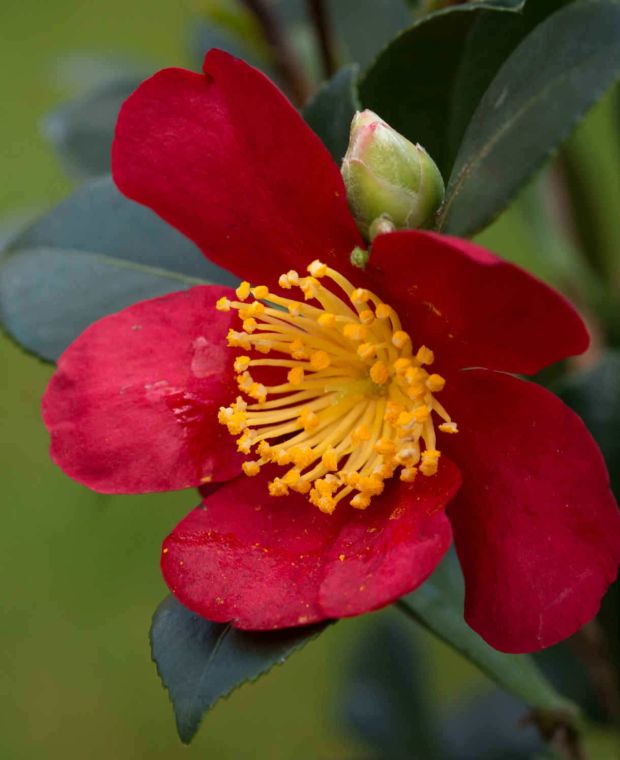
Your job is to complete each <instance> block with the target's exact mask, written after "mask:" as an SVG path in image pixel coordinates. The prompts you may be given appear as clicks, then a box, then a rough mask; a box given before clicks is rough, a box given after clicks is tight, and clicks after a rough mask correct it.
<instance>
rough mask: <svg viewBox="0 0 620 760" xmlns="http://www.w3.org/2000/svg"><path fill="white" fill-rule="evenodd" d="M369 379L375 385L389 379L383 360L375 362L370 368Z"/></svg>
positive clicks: (382, 383)
mask: <svg viewBox="0 0 620 760" xmlns="http://www.w3.org/2000/svg"><path fill="white" fill-rule="evenodd" d="M370 379H371V380H372V381H373V383H376V384H377V385H384V384H385V383H387V381H388V380H389V379H390V373H389V371H388V368H387V367H386V366H385V364H384V363H383V362H375V363H374V364H373V365H372V367H371V368H370Z"/></svg>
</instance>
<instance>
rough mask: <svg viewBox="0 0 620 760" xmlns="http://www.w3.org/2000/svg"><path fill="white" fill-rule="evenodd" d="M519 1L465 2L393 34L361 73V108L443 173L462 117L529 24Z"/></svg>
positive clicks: (449, 158)
mask: <svg viewBox="0 0 620 760" xmlns="http://www.w3.org/2000/svg"><path fill="white" fill-rule="evenodd" d="M537 1H538V0H537ZM542 2H543V4H546V3H547V0H542ZM518 7H520V6H515V7H512V8H509V7H498V6H496V5H495V4H493V5H486V4H485V6H484V7H481V6H480V4H477V3H467V4H465V5H459V6H455V7H454V8H450V9H446V10H444V11H440V12H438V13H435V14H432V15H431V16H428V17H426V18H424V19H422V20H421V21H419V22H418V23H416V24H414V25H413V26H412V27H410V28H409V29H407V31H405V32H403V33H402V34H401V35H400V36H398V37H397V38H396V39H394V40H393V41H392V42H391V43H390V44H389V45H388V46H387V47H386V48H385V49H384V50H383V51H382V52H381V54H380V55H379V57H378V58H377V59H376V61H375V62H374V63H373V64H372V66H370V68H369V69H368V70H367V71H366V73H365V74H364V76H363V78H362V79H361V82H360V100H361V101H362V104H363V106H364V107H366V108H370V109H372V110H373V111H376V112H377V113H378V114H379V115H380V116H381V117H382V118H384V119H385V120H386V121H387V122H388V123H389V124H390V125H391V126H392V127H394V128H395V129H397V130H398V131H399V132H401V133H402V134H404V135H405V136H406V137H408V138H409V139H410V140H411V141H412V142H419V143H420V144H421V145H423V146H424V147H425V148H426V150H427V151H428V152H429V153H430V154H431V156H432V157H433V160H434V161H435V162H436V163H437V165H438V166H439V168H440V170H441V171H442V173H443V174H444V176H446V177H447V176H449V172H450V168H451V165H452V160H453V156H454V153H455V149H454V143H455V142H457V143H458V138H459V131H462V129H463V126H464V125H463V122H464V121H466V119H467V117H468V115H469V114H470V113H471V111H472V110H473V108H474V107H475V106H476V104H477V103H478V101H479V99H480V98H481V97H482V95H483V93H484V91H485V89H486V87H487V86H488V84H489V82H490V81H491V79H492V78H493V76H494V75H495V73H496V71H497V69H498V68H499V66H500V64H501V63H502V62H503V60H504V59H505V57H506V56H507V55H508V54H509V53H510V51H511V50H512V49H513V48H514V46H515V45H516V44H517V42H518V41H519V39H520V37H521V36H522V34H523V33H524V29H526V28H527V23H526V22H525V21H524V20H523V18H522V17H521V16H520V15H518V14H516V13H514V11H515V10H517V9H518ZM470 60H471V63H469V61H470ZM453 120H454V124H453Z"/></svg>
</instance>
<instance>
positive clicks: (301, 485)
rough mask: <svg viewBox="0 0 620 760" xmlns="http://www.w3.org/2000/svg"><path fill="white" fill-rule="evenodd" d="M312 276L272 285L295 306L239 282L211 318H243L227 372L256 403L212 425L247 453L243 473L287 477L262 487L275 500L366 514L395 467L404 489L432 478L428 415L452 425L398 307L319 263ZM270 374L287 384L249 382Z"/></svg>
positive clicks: (443, 426) (435, 457) (434, 459)
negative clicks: (290, 294)
mask: <svg viewBox="0 0 620 760" xmlns="http://www.w3.org/2000/svg"><path fill="white" fill-rule="evenodd" d="M308 271H309V273H310V276H309V277H300V276H299V275H298V273H297V272H295V271H290V272H288V273H287V274H283V275H282V276H281V277H280V279H279V282H278V284H279V285H280V287H281V288H282V289H285V290H292V289H293V288H298V289H299V290H300V291H301V293H302V294H303V299H304V300H303V301H302V300H295V299H293V298H284V297H282V296H279V295H275V294H273V293H270V292H269V290H268V289H267V287H265V286H264V285H259V286H258V287H255V288H251V287H250V284H249V283H248V282H242V283H241V285H240V286H239V287H238V288H237V290H236V294H237V298H238V299H239V300H238V301H231V300H229V299H228V298H225V297H224V298H221V299H220V300H219V301H218V302H217V305H216V308H217V309H219V310H220V311H230V309H235V310H236V311H237V312H238V314H239V317H240V318H241V320H242V321H243V329H242V330H241V331H239V332H238V331H235V330H230V331H229V333H228V345H229V346H230V347H234V348H241V349H243V350H245V351H248V352H250V353H251V355H241V356H238V357H237V358H236V359H235V365H234V367H235V372H236V373H237V382H238V385H239V388H240V390H241V391H242V393H243V394H245V396H246V397H249V399H251V401H252V402H253V403H252V402H248V401H247V400H245V399H244V397H243V396H238V397H237V399H236V401H235V402H234V403H233V404H231V405H230V406H228V407H221V408H220V412H219V417H218V419H219V421H220V422H221V423H222V424H223V425H226V426H227V427H228V430H229V432H230V433H231V434H232V435H235V436H240V437H239V438H238V439H237V446H238V449H239V451H240V452H242V453H244V454H250V453H251V452H252V451H254V452H255V454H254V455H255V457H256V458H255V459H252V460H250V461H246V462H244V463H243V471H244V472H245V474H246V475H249V476H250V477H252V476H254V475H257V474H258V473H259V471H260V469H261V467H262V466H263V465H265V464H267V463H275V464H278V465H282V466H285V467H287V468H289V469H287V471H286V473H284V474H283V476H282V477H276V478H275V479H274V480H272V481H271V482H270V483H269V493H270V494H271V495H272V496H285V495H287V494H288V493H289V491H290V490H292V491H297V492H299V493H302V494H307V495H308V498H309V499H310V501H311V502H312V504H314V505H315V506H317V507H318V508H319V509H320V510H321V511H322V512H326V513H329V514H331V513H332V512H333V511H334V509H335V508H336V505H337V504H338V503H339V502H340V501H342V499H345V498H347V497H350V499H349V501H350V504H351V506H353V507H356V508H357V509H366V507H368V505H369V504H370V501H371V499H372V497H373V496H377V495H378V494H380V493H381V492H382V491H383V488H384V481H385V480H387V479H388V478H391V477H392V476H393V475H394V474H395V473H396V472H397V470H398V471H399V473H400V479H401V480H403V481H405V482H407V483H411V482H413V481H414V480H415V478H416V476H417V475H418V472H419V473H420V474H422V475H423V476H427V477H430V476H432V475H434V474H435V473H436V472H437V466H438V462H439V457H440V452H439V451H438V450H437V448H436V436H435V425H434V422H433V416H436V417H438V418H440V420H441V422H440V424H439V430H440V431H442V432H444V433H456V432H457V427H456V424H455V423H454V422H452V420H451V419H450V415H449V414H448V413H447V412H446V410H445V409H444V408H443V406H442V405H441V404H440V403H439V402H438V401H437V399H436V398H435V396H434V394H435V393H437V392H439V391H441V390H442V388H443V387H444V385H445V380H444V379H443V377H441V376H440V375H437V374H431V373H429V372H428V371H427V369H425V367H428V366H429V365H431V364H432V363H433V361H434V356H433V352H432V351H431V350H430V349H429V348H427V347H426V346H421V347H420V348H418V350H417V351H416V352H415V353H414V351H413V346H412V342H411V338H410V336H409V335H408V334H407V333H406V332H405V331H404V330H403V329H402V326H401V323H400V320H399V318H398V315H397V314H396V312H395V311H394V309H393V308H391V307H390V306H389V305H388V304H385V303H383V302H382V301H381V299H379V298H378V297H377V296H376V295H375V294H374V293H372V292H370V291H369V290H366V289H363V288H355V287H354V286H353V285H352V284H351V283H350V282H349V281H348V280H347V279H346V278H345V277H343V276H342V275H341V274H340V273H338V272H337V271H335V270H334V269H331V268H330V267H328V266H326V265H325V264H323V263H321V262H320V261H313V262H312V264H310V266H309V267H308ZM327 280H329V281H330V287H329V288H328V287H326V286H325V284H324V282H325V281H327ZM250 296H253V297H254V300H251V301H249V300H248V299H249V298H250ZM308 302H313V303H308ZM315 304H317V305H315ZM260 354H264V355H268V354H271V355H273V356H277V358H262V357H261V356H260ZM268 367H273V368H277V369H276V370H275V371H276V372H278V371H280V372H281V373H282V378H281V379H282V381H283V382H281V383H279V384H276V385H266V384H264V383H263V382H259V381H257V379H256V373H257V370H258V372H265V370H264V369H263V370H261V369H259V368H268ZM266 371H267V372H269V373H271V372H273V371H274V370H266ZM252 372H254V376H253V374H252ZM285 373H286V374H285ZM263 379H265V378H263ZM265 382H267V380H266V379H265Z"/></svg>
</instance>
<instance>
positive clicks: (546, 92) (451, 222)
mask: <svg viewBox="0 0 620 760" xmlns="http://www.w3.org/2000/svg"><path fill="white" fill-rule="evenodd" d="M619 74H620V4H619V3H618V2H617V1H616V0H577V2H574V3H570V4H569V5H568V6H567V7H566V8H563V9H562V10H560V11H558V12H557V13H554V14H553V15H552V16H551V17H550V18H548V19H547V20H546V21H544V22H543V23H542V24H540V25H539V26H538V27H537V28H536V29H535V30H534V31H533V32H532V33H531V34H530V35H529V36H528V37H527V38H526V39H525V40H524V41H523V42H522V43H521V44H520V45H519V46H518V47H517V48H516V50H515V51H514V52H513V53H512V54H511V56H510V57H509V58H508V60H507V61H506V63H505V64H504V65H503V66H502V68H501V69H500V71H499V73H498V74H497V76H496V77H495V79H494V80H493V82H492V83H491V85H490V86H489V88H488V90H487V92H486V93H485V95H484V97H483V99H482V100H481V102H480V104H479V105H478V108H477V109H476V112H475V113H474V116H473V118H472V119H471V121H470V124H469V127H468V129H467V132H466V134H465V136H464V138H463V142H462V144H461V147H460V149H459V153H458V155H457V158H456V161H455V165H454V168H453V171H452V174H451V177H450V181H449V183H448V189H447V194H446V203H445V206H444V210H443V212H442V214H441V216H440V220H439V227H440V229H442V230H444V231H445V232H449V233H453V234H458V235H469V234H473V233H475V232H476V231H478V230H480V229H482V228H483V227H484V226H485V225H486V224H488V223H489V222H490V221H492V219H493V218H494V217H495V216H497V214H498V213H499V212H500V211H501V210H502V209H503V208H504V207H505V206H506V205H507V204H508V203H509V202H510V200H511V199H512V198H513V196H514V194H515V193H516V192H517V191H518V190H519V188H520V187H522V186H523V185H524V184H525V183H526V182H527V180H528V179H529V178H530V177H531V175H532V173H533V172H534V171H535V170H536V169H537V168H538V167H539V166H540V165H541V164H542V163H543V161H544V160H545V158H547V156H548V155H549V154H550V153H551V152H552V151H553V150H554V149H555V148H556V147H557V145H558V144H559V143H560V142H561V141H562V140H563V139H564V138H565V137H566V136H567V135H568V134H569V132H570V131H571V130H572V128H573V127H574V126H575V124H576V123H577V121H578V120H579V119H580V118H581V117H582V116H583V114H584V113H585V111H586V110H587V109H588V108H589V107H590V106H591V105H592V104H593V103H595V102H596V100H597V99H598V98H599V97H600V96H601V95H602V94H603V93H604V91H605V90H606V89H607V88H608V87H609V86H610V85H611V84H612V83H613V81H614V80H615V79H616V78H617V77H618V75H619Z"/></svg>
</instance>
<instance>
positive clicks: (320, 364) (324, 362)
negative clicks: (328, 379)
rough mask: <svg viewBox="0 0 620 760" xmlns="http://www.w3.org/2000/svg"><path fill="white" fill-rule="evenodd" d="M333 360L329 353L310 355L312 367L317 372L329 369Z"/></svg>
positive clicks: (319, 352) (316, 352) (321, 352)
mask: <svg viewBox="0 0 620 760" xmlns="http://www.w3.org/2000/svg"><path fill="white" fill-rule="evenodd" d="M331 363H332V360H331V358H330V356H329V354H328V353H327V351H315V352H314V353H312V354H311V355H310V366H311V367H312V369H313V370H315V371H317V372H318V371H320V370H322V369H327V368H328V367H329V365H330V364H331Z"/></svg>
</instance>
